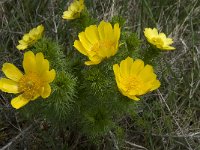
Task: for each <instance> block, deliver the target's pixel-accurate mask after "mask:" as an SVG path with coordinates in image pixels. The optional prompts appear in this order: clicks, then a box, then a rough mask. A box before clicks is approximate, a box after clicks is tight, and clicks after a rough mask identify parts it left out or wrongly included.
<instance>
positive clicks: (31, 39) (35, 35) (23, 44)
mask: <svg viewBox="0 0 200 150" xmlns="http://www.w3.org/2000/svg"><path fill="white" fill-rule="evenodd" d="M43 31H44V26H43V25H39V26H37V27H36V28H33V29H31V30H30V31H29V33H26V34H24V36H23V37H22V40H19V45H17V49H18V50H25V49H27V48H28V47H29V46H31V45H33V44H34V43H35V42H36V41H37V40H39V39H41V37H42V34H43Z"/></svg>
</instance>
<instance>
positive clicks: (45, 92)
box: [41, 84, 51, 98]
mask: <svg viewBox="0 0 200 150" xmlns="http://www.w3.org/2000/svg"><path fill="white" fill-rule="evenodd" d="M50 94H51V87H50V85H49V84H46V85H45V86H44V87H43V89H42V92H41V96H42V98H47V97H49V95H50Z"/></svg>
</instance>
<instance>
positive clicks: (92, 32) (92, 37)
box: [85, 25, 99, 44]
mask: <svg viewBox="0 0 200 150" xmlns="http://www.w3.org/2000/svg"><path fill="white" fill-rule="evenodd" d="M85 36H86V38H87V39H88V41H90V43H91V44H95V43H97V42H98V41H99V32H98V29H97V26H96V25H91V26H89V27H87V28H86V29H85Z"/></svg>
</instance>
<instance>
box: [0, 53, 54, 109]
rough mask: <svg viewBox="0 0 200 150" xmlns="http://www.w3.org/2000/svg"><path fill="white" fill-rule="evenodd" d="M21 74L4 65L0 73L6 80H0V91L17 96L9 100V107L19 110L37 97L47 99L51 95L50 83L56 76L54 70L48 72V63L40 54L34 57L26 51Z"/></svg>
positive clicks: (10, 65)
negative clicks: (2, 73)
mask: <svg viewBox="0 0 200 150" xmlns="http://www.w3.org/2000/svg"><path fill="white" fill-rule="evenodd" d="M23 68H24V71H25V73H24V74H23V73H22V72H21V71H20V70H19V69H18V68H17V67H16V66H15V65H13V64H11V63H4V64H3V68H2V71H3V72H4V74H5V75H6V77H7V78H1V79H0V90H2V91H3V92H7V93H14V94H19V95H18V96H17V97H15V98H13V99H12V100H11V105H12V106H13V107H14V108H16V109H19V108H21V107H23V106H24V105H26V104H27V103H28V102H30V101H31V100H35V99H37V98H38V97H39V96H41V97H42V98H47V97H49V95H50V94H51V87H50V85H49V83H51V82H52V81H53V80H54V78H55V75H56V72H55V70H54V69H52V70H50V71H49V61H48V60H47V59H44V56H43V54H42V53H37V54H36V55H34V53H33V52H31V51H28V52H26V53H25V54H24V60H23Z"/></svg>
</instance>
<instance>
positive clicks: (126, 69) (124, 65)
mask: <svg viewBox="0 0 200 150" xmlns="http://www.w3.org/2000/svg"><path fill="white" fill-rule="evenodd" d="M132 64H133V59H132V58H130V57H127V58H126V59H125V60H123V61H121V63H120V73H121V75H123V76H125V77H127V76H129V75H130V70H131V66H132Z"/></svg>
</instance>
